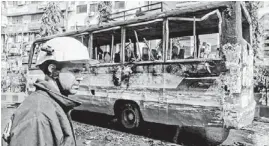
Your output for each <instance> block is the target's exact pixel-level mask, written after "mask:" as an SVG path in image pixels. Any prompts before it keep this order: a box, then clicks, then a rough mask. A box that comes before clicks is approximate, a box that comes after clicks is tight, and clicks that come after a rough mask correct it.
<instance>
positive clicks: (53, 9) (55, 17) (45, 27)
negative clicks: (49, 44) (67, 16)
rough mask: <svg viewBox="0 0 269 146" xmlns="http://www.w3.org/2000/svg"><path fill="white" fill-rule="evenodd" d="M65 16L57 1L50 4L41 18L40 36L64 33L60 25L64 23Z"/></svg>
mask: <svg viewBox="0 0 269 146" xmlns="http://www.w3.org/2000/svg"><path fill="white" fill-rule="evenodd" d="M62 19H63V14H62V12H61V9H60V7H59V3H58V2H55V1H51V2H48V4H47V6H46V8H45V13H44V14H43V16H42V18H41V21H42V22H41V27H40V35H41V37H45V36H49V35H54V34H57V33H61V32H62V28H61V25H60V23H61V22H62V21H63V20H62Z"/></svg>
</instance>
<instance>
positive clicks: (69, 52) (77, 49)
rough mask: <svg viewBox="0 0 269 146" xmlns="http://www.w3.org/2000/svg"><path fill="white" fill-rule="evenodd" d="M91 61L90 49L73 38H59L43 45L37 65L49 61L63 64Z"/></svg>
mask: <svg viewBox="0 0 269 146" xmlns="http://www.w3.org/2000/svg"><path fill="white" fill-rule="evenodd" d="M89 59H90V57H89V52H88V49H87V47H86V46H84V45H83V44H82V43H81V42H80V41H78V40H76V39H74V38H71V37H57V38H53V39H51V40H49V41H47V42H46V43H44V44H43V46H42V47H41V50H40V52H39V54H38V57H37V61H36V65H37V66H38V65H41V64H42V63H44V62H45V61H47V60H55V61H57V62H62V61H75V60H89Z"/></svg>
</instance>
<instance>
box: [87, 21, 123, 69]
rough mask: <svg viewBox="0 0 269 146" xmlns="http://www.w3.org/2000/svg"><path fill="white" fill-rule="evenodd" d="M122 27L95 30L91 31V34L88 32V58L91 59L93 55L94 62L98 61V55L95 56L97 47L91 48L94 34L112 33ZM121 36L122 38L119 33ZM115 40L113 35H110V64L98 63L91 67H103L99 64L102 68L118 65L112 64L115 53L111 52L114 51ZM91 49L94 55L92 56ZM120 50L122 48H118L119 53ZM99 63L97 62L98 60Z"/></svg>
mask: <svg viewBox="0 0 269 146" xmlns="http://www.w3.org/2000/svg"><path fill="white" fill-rule="evenodd" d="M121 29H122V27H121V26H115V27H110V28H107V29H100V30H95V31H92V32H89V42H88V44H89V45H88V50H89V56H90V59H93V55H95V58H96V59H95V60H98V59H97V58H98V54H97V47H95V48H93V39H94V36H93V35H94V34H97V33H102V32H106V31H114V30H121ZM121 36H122V32H121ZM114 41H115V39H114V34H112V35H111V52H110V62H106V63H105V62H102V63H101V62H100V63H98V65H97V64H96V65H92V66H103V65H101V64H104V66H107V65H108V64H112V65H114V64H119V63H115V62H114V60H113V59H114V57H115V53H114V54H113V51H114V48H115V47H114V45H115V42H114ZM93 49H95V51H94V52H95V53H94V54H93ZM121 50H122V47H121V48H120V51H121ZM120 58H121V57H120ZM98 61H99V60H98Z"/></svg>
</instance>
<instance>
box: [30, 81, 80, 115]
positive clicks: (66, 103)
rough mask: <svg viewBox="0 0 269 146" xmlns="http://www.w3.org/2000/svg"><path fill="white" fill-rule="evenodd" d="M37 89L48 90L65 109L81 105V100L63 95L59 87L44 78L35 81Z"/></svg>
mask: <svg viewBox="0 0 269 146" xmlns="http://www.w3.org/2000/svg"><path fill="white" fill-rule="evenodd" d="M34 86H35V87H36V89H37V90H43V91H45V92H47V93H48V94H49V95H50V97H51V98H52V99H54V100H55V101H56V102H57V103H58V104H59V105H60V106H61V107H62V108H63V109H64V110H65V111H69V110H71V109H73V108H74V107H76V106H79V105H81V102H79V101H76V100H73V99H70V98H68V97H66V96H64V95H62V94H61V93H60V92H59V90H58V89H56V88H55V87H54V86H53V84H52V83H50V82H48V81H43V80H39V79H38V80H37V81H36V83H34Z"/></svg>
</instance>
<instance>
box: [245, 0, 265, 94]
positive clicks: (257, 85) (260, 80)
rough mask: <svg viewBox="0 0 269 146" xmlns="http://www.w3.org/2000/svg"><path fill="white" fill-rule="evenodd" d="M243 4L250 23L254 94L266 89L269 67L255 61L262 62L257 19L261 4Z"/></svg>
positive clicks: (260, 38) (258, 2) (261, 31)
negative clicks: (247, 12)
mask: <svg viewBox="0 0 269 146" xmlns="http://www.w3.org/2000/svg"><path fill="white" fill-rule="evenodd" d="M245 4H246V8H247V9H248V11H249V14H250V17H251V21H252V48H253V50H254V89H255V91H256V92H259V91H261V90H263V89H264V88H265V85H266V86H267V88H268V84H269V67H266V66H258V65H257V61H259V60H260V61H262V53H263V51H262V46H263V44H262V39H263V37H264V36H263V27H262V25H261V22H260V20H259V18H258V9H259V8H261V6H262V4H263V2H261V1H247V2H245ZM265 82H266V84H265Z"/></svg>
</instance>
